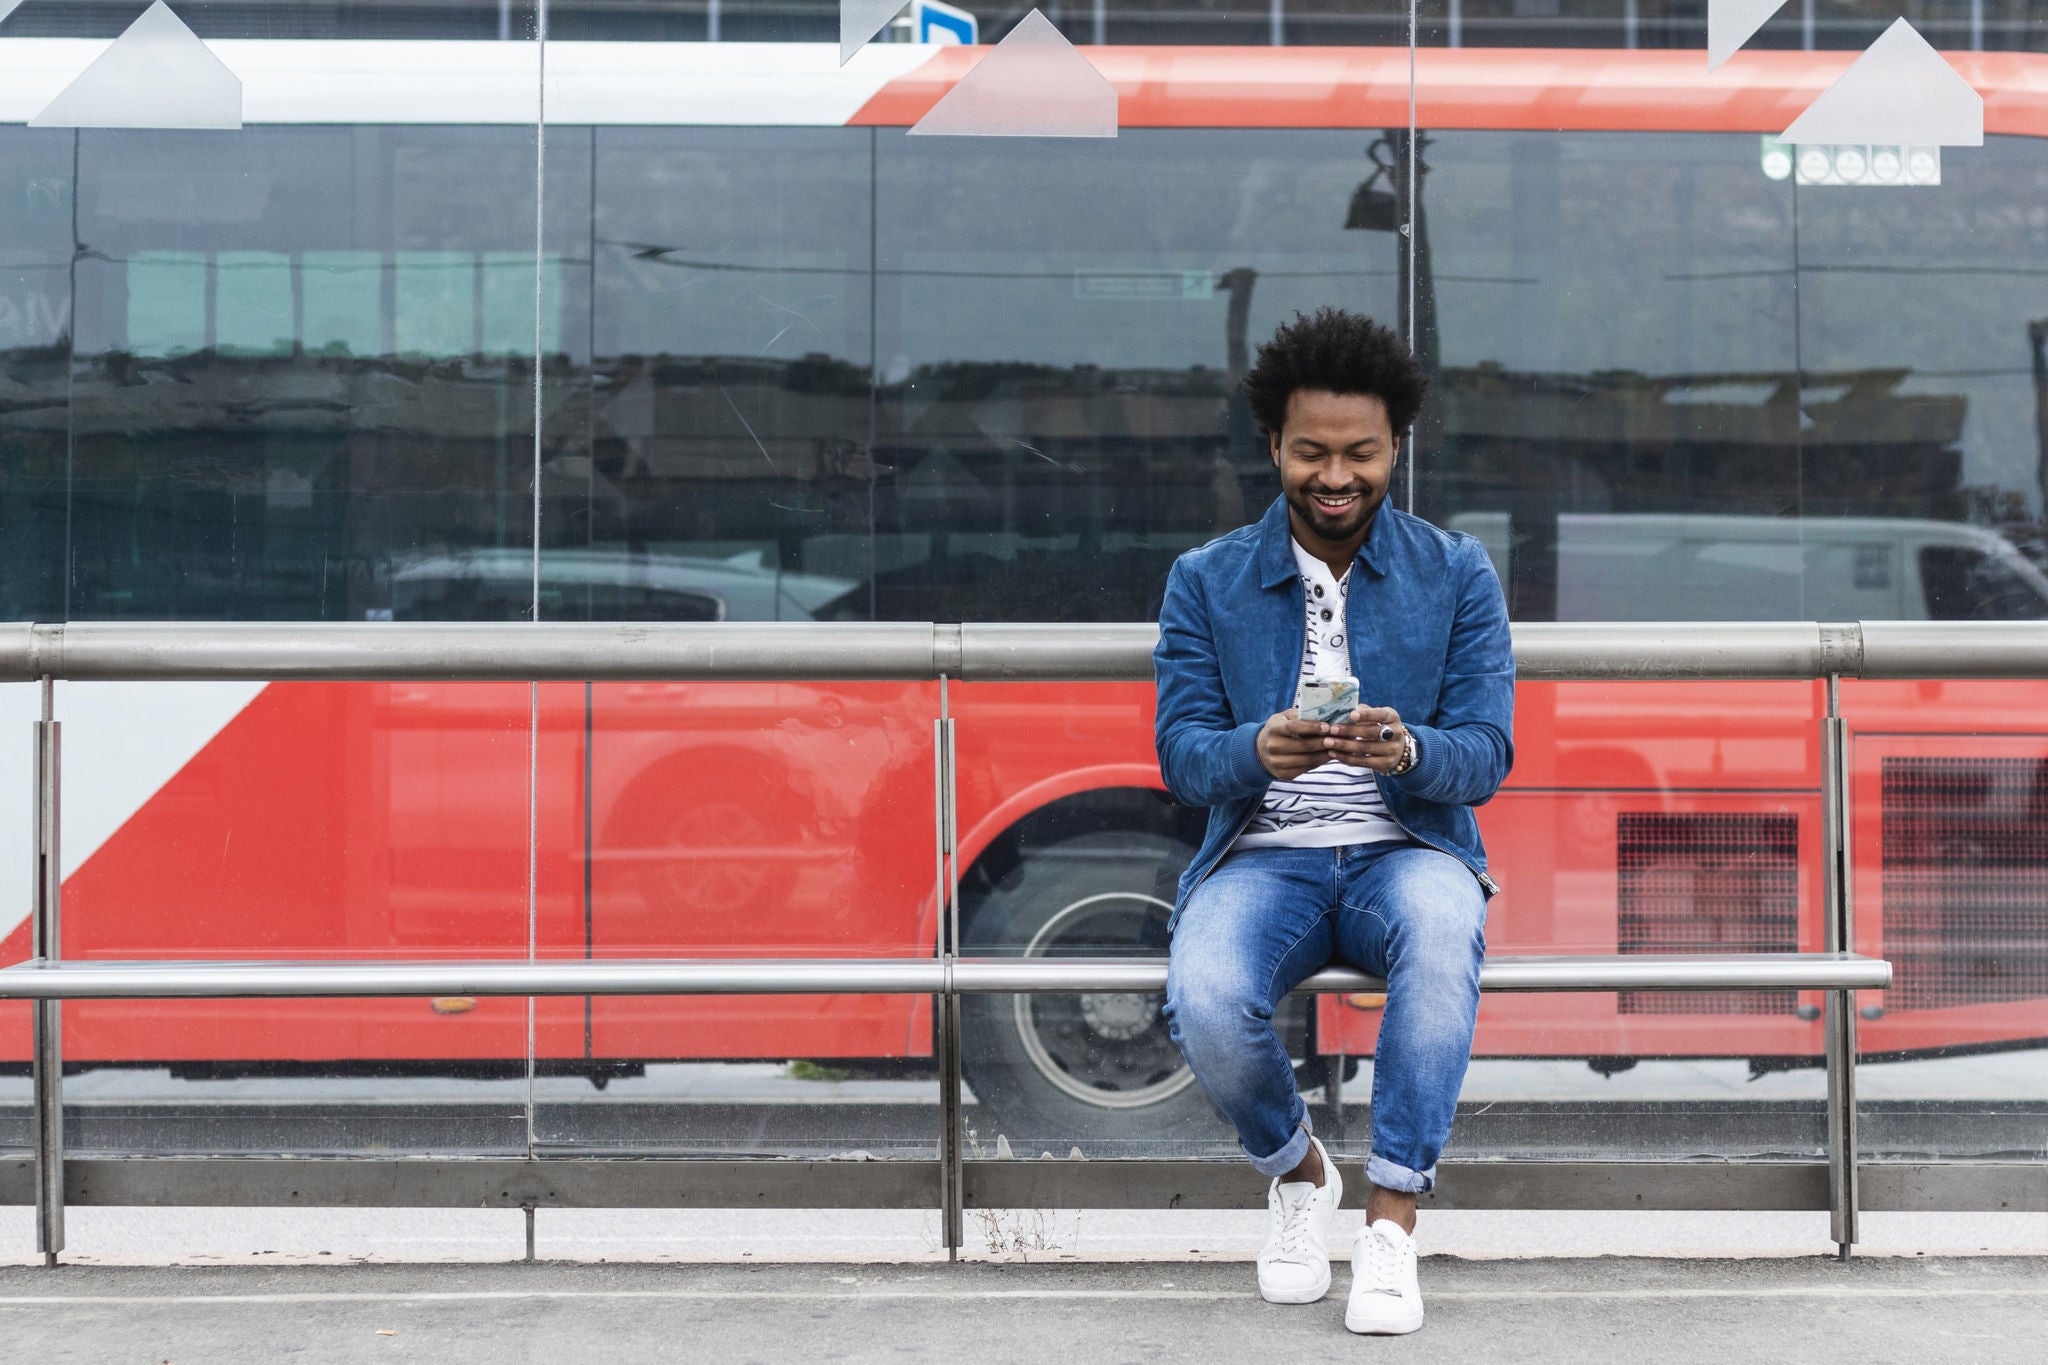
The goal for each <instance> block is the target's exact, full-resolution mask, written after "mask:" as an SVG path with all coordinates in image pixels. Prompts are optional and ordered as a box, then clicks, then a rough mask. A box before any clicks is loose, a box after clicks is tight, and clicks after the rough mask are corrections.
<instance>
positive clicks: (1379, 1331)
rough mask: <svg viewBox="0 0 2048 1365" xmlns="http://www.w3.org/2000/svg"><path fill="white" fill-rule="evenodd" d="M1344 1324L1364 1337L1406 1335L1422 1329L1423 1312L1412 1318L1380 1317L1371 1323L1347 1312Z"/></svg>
mask: <svg viewBox="0 0 2048 1365" xmlns="http://www.w3.org/2000/svg"><path fill="white" fill-rule="evenodd" d="M1344 1326H1345V1327H1346V1328H1347V1329H1349V1330H1350V1331H1353V1332H1356V1333H1358V1335H1360V1336H1362V1337H1405V1336H1407V1335H1408V1334H1409V1333H1410V1332H1416V1331H1420V1330H1421V1329H1422V1314H1420V1313H1417V1314H1416V1315H1415V1316H1414V1317H1412V1318H1378V1319H1375V1320H1373V1321H1372V1322H1369V1323H1359V1322H1355V1321H1353V1320H1352V1317H1351V1315H1350V1314H1349V1313H1346V1314H1345V1315H1344Z"/></svg>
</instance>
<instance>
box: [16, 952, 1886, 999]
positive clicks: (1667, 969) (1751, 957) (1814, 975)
mask: <svg viewBox="0 0 2048 1365" xmlns="http://www.w3.org/2000/svg"><path fill="white" fill-rule="evenodd" d="M950 971H951V980H952V989H953V990H954V991H955V992H957V993H961V994H990V993H998V992H1004V993H1007V992H1056V993H1065V992H1075V991H1145V992H1157V991H1162V990H1164V989H1165V988H1166V959H1165V958H1042V957H1040V958H1021V957H1020V958H962V959H960V960H959V961H957V962H956V963H954V964H953V965H952V967H951V969H950ZM947 976H948V968H947V965H946V964H945V963H943V962H940V961H937V960H935V959H932V958H727V959H707V958H632V959H623V958H620V959H599V960H585V959H581V958H576V959H566V960H546V959H543V960H541V961H534V962H529V961H525V960H520V959H510V960H498V961H465V962H421V961H407V962H388V961H387V962H376V961H369V962H309V961H296V962H290V961H288V962H276V961H268V962H254V961H251V962H188V961H158V962H57V963H36V962H25V963H19V964H17V965H15V966H12V967H8V968H6V969H4V970H0V1000H9V999H11V1000H60V999H61V1000H87V999H92V1000H146V999H172V998H180V999H182V998H201V999H226V998H253V997H284V996H291V997H301V996H313V997H342V996H421V995H467V996H480V995H491V996H496V995H541V996H556V995H930V994H935V993H938V992H942V991H944V990H945V989H946V986H947ZM1891 976H1892V969H1891V964H1890V963H1889V962H1886V961H1885V960H1883V959H1882V958H1874V957H1865V956H1862V955H1860V954H1857V953H1721V954H1658V953H1640V954H1630V955H1627V956H1584V957H1489V958H1488V959H1487V960H1486V963H1485V965H1484V966H1483V967H1482V968H1481V969H1480V973H1479V985H1480V989H1481V990H1486V991H1623V990H1628V991H1721V990H1881V989H1883V988H1884V987H1886V986H1889V985H1890V984H1891ZM1302 989H1303V990H1308V991H1367V992H1372V991H1379V990H1383V989H1385V983H1384V982H1382V981H1381V980H1380V979H1379V978H1377V977H1372V976H1367V975H1366V974H1365V973H1363V972H1358V971H1353V970H1351V969H1349V968H1337V967H1332V968H1328V969H1325V970H1323V971H1320V972H1317V973H1316V974H1315V975H1314V976H1312V977H1310V978H1309V979H1308V980H1307V981H1306V982H1304V983H1303V985H1302Z"/></svg>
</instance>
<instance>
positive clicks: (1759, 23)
mask: <svg viewBox="0 0 2048 1365" xmlns="http://www.w3.org/2000/svg"><path fill="white" fill-rule="evenodd" d="M1784 3H1785V0H1707V70H1709V71H1718V70H1720V68H1721V63H1723V62H1725V61H1727V60H1728V59H1729V58H1730V57H1732V56H1734V55H1735V51H1736V49H1737V48H1739V47H1741V46H1742V45H1743V44H1744V43H1746V42H1748V41H1749V40H1750V37H1751V35H1753V34H1754V33H1755V32H1756V31H1757V30H1758V29H1760V28H1762V27H1763V26H1764V22H1765V21H1766V20H1767V19H1769V18H1770V17H1771V16H1772V15H1773V14H1776V13H1777V12H1778V10H1779V9H1780V8H1782V7H1783V6H1784Z"/></svg>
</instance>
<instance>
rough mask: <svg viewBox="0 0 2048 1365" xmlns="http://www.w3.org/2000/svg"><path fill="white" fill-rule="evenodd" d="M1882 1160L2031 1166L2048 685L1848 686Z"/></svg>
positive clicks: (1864, 1104) (2045, 1014)
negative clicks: (1881, 968) (1884, 977)
mask: <svg viewBox="0 0 2048 1365" xmlns="http://www.w3.org/2000/svg"><path fill="white" fill-rule="evenodd" d="M1842 701H1843V707H1842V709H1843V713H1844V714H1845V715H1846V716H1847V717H1848V718H1849V723H1850V727H1851V734H1852V740H1851V767H1850V783H1851V787H1850V802H1851V805H1850V809H1851V812H1852V817H1853V824H1852V826H1851V835H1850V837H1851V844H1850V856H1851V859H1852V865H1853V866H1854V868H1855V884H1854V891H1855V913H1856V940H1857V947H1858V948H1859V950H1861V951H1863V952H1866V953H1871V954H1873V955H1878V956H1883V957H1886V958H1889V959H1890V960H1891V963H1892V971H1893V976H1892V986H1891V989H1890V990H1886V991H1864V992H1861V993H1860V994H1859V995H1858V996H1857V998H1856V1003H1857V1012H1858V1019H1857V1044H1858V1047H1859V1048H1860V1049H1861V1052H1862V1055H1863V1058H1864V1065H1863V1067H1862V1068H1861V1069H1860V1070H1859V1071H1858V1072H1857V1080H1856V1085H1857V1101H1858V1105H1859V1111H1860V1115H1861V1125H1862V1126H1861V1130H1860V1137H1861V1140H1862V1143H1863V1152H1864V1155H1865V1157H1866V1159H1872V1160H1920V1161H1925V1160H1949V1159H1955V1160H1994V1161H1995V1160H2011V1159H2014V1158H2024V1157H2038V1156H2039V1153H2040V1140H2039V1135H2040V1132H2041V1126H2042V1123H2043V1119H2044V1117H2048V1064H2044V1061H2043V1055H2042V1052H2041V1046H2042V1040H2043V1039H2048V910H2044V908H2043V907H2044V906H2048V896H2044V894H2043V887H2044V882H2048V814H2044V811H2048V807H2044V802H2043V793H2044V792H2048V734H2043V733H2041V732H2040V727H2039V726H2038V725H2033V724H2029V723H2026V722H2024V721H2022V722H2021V723H2019V724H2017V725H2016V724H2015V723H2014V718H2015V717H2031V716H2035V715H2038V714H2040V711H2039V708H2040V707H2041V706H2042V704H2043V703H2044V702H2048V684H2043V683H2040V682H2035V681H2013V682H1933V681H1930V682H1901V683H1877V682H1855V683H1853V684H1852V683H1849V682H1844V684H1843V693H1842Z"/></svg>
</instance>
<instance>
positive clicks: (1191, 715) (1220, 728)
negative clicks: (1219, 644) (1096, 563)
mask: <svg viewBox="0 0 2048 1365" xmlns="http://www.w3.org/2000/svg"><path fill="white" fill-rule="evenodd" d="M1152 676H1153V679H1154V681H1155V682H1156V683H1157V685H1158V688H1159V715H1158V720H1157V722H1156V724H1155V727H1154V731H1153V737H1154V743H1155V744H1156V745H1157V747H1158V750H1159V773H1160V776H1161V777H1163V778H1165V779H1166V789H1167V791H1169V792H1171V793H1172V794H1173V798H1174V800H1176V801H1179V802H1180V803H1181V804H1182V805H1186V806H1220V805H1223V804H1224V803H1226V802H1229V801H1237V800H1242V799H1244V798H1245V797H1247V796H1256V795H1259V794H1260V793H1262V792H1264V791H1265V790H1266V788H1267V786H1268V785H1269V784H1271V782H1272V781H1273V775H1272V774H1271V773H1269V772H1267V771H1266V769H1265V767H1264V765H1262V764H1261V763H1260V762H1259V750H1258V734H1259V727H1260V726H1262V725H1263V724H1265V721H1266V718H1265V717H1264V716H1260V717H1258V718H1257V719H1256V720H1249V721H1246V722H1244V723H1243V724H1242V725H1240V724H1238V723H1236V721H1235V720H1234V719H1233V718H1232V716H1231V713H1230V701H1229V698H1228V697H1227V696H1226V695H1225V694H1224V691H1223V673H1222V669H1221V668H1220V667H1219V666H1218V664H1217V660H1216V637H1215V635H1214V633H1213V632H1212V631H1211V629H1210V621H1209V604H1208V601H1207V599H1206V598H1205V597H1204V596H1203V594H1202V586H1201V583H1200V582H1199V581H1198V580H1197V579H1196V577H1195V575H1194V574H1193V573H1191V572H1189V571H1188V570H1187V568H1186V566H1185V564H1184V563H1183V562H1182V561H1180V560H1176V561H1174V565H1173V569H1172V571H1171V572H1169V573H1168V574H1167V577H1166V597H1165V600H1164V601H1163V602H1162V603H1161V605H1160V608H1159V644H1158V645H1157V647H1155V648H1154V649H1153V651H1152Z"/></svg>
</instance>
